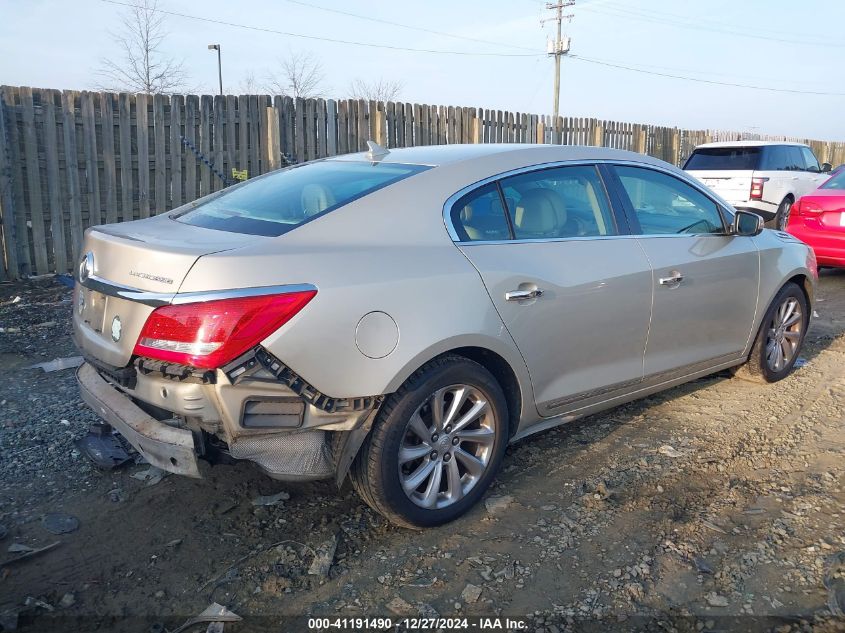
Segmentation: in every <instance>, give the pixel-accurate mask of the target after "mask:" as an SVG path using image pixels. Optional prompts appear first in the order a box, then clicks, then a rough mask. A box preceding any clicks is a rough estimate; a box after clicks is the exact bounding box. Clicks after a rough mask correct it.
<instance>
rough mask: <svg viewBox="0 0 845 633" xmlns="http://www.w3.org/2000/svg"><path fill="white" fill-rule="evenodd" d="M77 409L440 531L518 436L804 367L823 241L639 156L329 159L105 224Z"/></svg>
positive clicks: (194, 461) (172, 456)
mask: <svg viewBox="0 0 845 633" xmlns="http://www.w3.org/2000/svg"><path fill="white" fill-rule="evenodd" d="M83 252H84V253H85V256H84V258H83V259H82V261H81V262H80V264H79V270H78V283H77V285H76V290H75V303H74V317H73V318H74V336H75V339H76V342H77V345H78V347H79V348H80V350H81V351H82V353H83V355H84V357H85V359H86V362H85V364H83V365H82V366H81V367H80V369H79V372H78V380H79V385H80V388H81V392H82V397H83V399H84V400H85V402H86V403H87V404H88V405H89V406H91V407H92V408H93V409H94V411H96V412H97V413H98V414H99V415H100V416H101V417H102V418H104V420H105V421H107V422H108V423H109V424H111V425H112V426H113V427H114V428H115V429H116V430H117V431H119V433H121V434H122V435H123V436H124V437H125V438H126V440H128V441H129V442H130V443H131V444H132V445H133V446H134V447H135V448H136V449H137V450H138V451H139V452H140V453H141V454H142V455H143V456H144V457H145V458H146V459H147V460H148V461H149V462H150V463H151V464H153V465H155V466H158V467H160V468H163V469H166V470H168V471H171V472H174V473H179V474H183V475H187V476H190V477H200V476H201V472H202V471H201V469H200V466H199V461H198V460H199V458H204V459H208V460H212V461H213V460H231V459H236V460H249V461H252V462H254V463H256V464H257V465H258V466H259V467H260V468H261V469H263V470H264V471H265V472H266V473H267V474H268V475H270V476H271V477H274V478H276V479H283V480H306V479H320V478H335V479H336V480H337V482H338V484H340V483H342V482H343V481H344V480H345V479H346V477H347V476H348V477H350V478H351V480H352V483H353V485H354V487H355V489H356V490H357V491H358V493H359V494H360V495H361V497H362V498H363V499H364V500H365V501H366V502H367V503H368V504H369V505H370V506H372V507H373V508H374V509H376V510H377V511H379V512H381V513H382V514H384V515H385V516H386V517H388V518H389V519H390V520H391V521H393V522H395V523H397V524H400V525H404V526H413V527H424V526H433V525H438V524H442V523H444V522H447V521H450V520H452V519H455V518H456V517H458V516H460V515H461V514H463V513H465V512H466V511H467V510H468V509H469V508H471V507H472V506H473V504H475V503H476V502H477V501H478V500H479V498H480V497H481V496H482V495H483V494H484V491H485V489H486V488H487V487H488V485H489V484H490V482H491V480H492V479H493V478H494V477H495V476H496V472H497V471H498V469H499V467H500V465H501V463H502V458H503V455H504V452H505V447H506V446H507V444H508V443H509V442H513V441H515V440H518V439H520V438H523V437H526V436H527V435H530V434H532V433H534V432H536V431H541V430H544V429H548V428H550V427H553V426H556V425H558V424H562V423H565V422H568V421H571V420H574V419H576V418H579V417H582V416H585V415H588V414H591V413H595V412H597V411H601V410H603V409H607V408H610V407H613V406H616V405H618V404H621V403H624V402H628V401H630V400H633V399H636V398H641V397H643V396H646V395H649V394H652V393H654V392H656V391H659V390H662V389H667V388H669V387H672V386H674V385H678V384H680V383H683V382H686V381H689V380H693V379H695V378H698V377H700V376H704V375H706V374H710V373H712V372H716V371H720V370H725V369H731V370H732V371H734V372H735V373H739V374H740V375H744V376H745V377H748V378H754V379H757V380H759V381H764V382H774V381H777V380H780V379H782V378H784V377H785V376H787V374H789V372H790V371H791V369H792V366H793V363H794V362H795V359H796V357H797V355H798V353H799V350H800V349H801V344H802V342H803V339H804V335H805V333H806V330H807V326H808V323H809V317H810V314H811V311H812V301H813V290H814V287H815V282H816V263H815V260H814V256H813V252H812V250H811V249H809V248H808V247H807V246H806V245H804V244H803V243H801V242H799V241H797V240H795V239H794V238H792V237H791V236H789V235H788V234H786V233H781V232H777V231H770V230H763V228H762V222H761V220H760V218H759V217H757V216H756V215H753V214H751V213H747V212H741V211H735V210H733V209H732V208H731V207H730V206H729V205H728V204H727V203H726V202H724V201H723V200H722V199H720V198H719V197H717V196H715V195H714V194H713V193H712V192H711V191H709V190H708V189H706V188H705V187H704V186H702V185H701V184H700V183H699V182H698V181H696V180H694V179H692V178H690V177H689V176H687V175H685V174H684V173H683V172H682V171H681V170H679V169H676V168H675V167H672V166H671V165H668V164H666V163H664V162H661V161H659V160H655V159H652V158H649V157H646V156H641V155H639V154H632V153H629V152H623V151H616V150H610V149H602V148H589V147H561V146H553V145H538V146H531V145H506V144H500V145H451V146H440V147H418V148H411V149H397V150H390V151H389V152H388V151H386V150H384V149H382V148H380V147H378V146H376V145H374V144H373V145H372V146H371V150H370V151H369V152H366V153H360V154H351V155H346V156H339V157H335V158H330V159H325V160H318V161H314V162H310V163H306V164H303V165H300V166H296V167H292V168H289V169H284V170H281V171H276V172H273V173H270V174H267V175H265V176H262V177H260V178H255V179H254V180H250V181H248V182H246V183H243V184H240V185H238V186H235V187H232V188H229V189H226V190H224V191H221V192H219V193H216V194H213V195H211V196H208V197H206V198H203V199H201V200H197V201H195V202H192V203H190V204H187V205H185V206H183V207H181V208H179V209H176V210H174V211H172V212H170V213H167V214H164V215H161V216H158V217H154V218H149V219H145V220H139V221H135V222H127V223H123V224H115V225H108V226H99V227H94V228H91V229H89V230H88V231H86V234H85V242H84V248H83Z"/></svg>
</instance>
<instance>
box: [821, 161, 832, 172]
mask: <svg viewBox="0 0 845 633" xmlns="http://www.w3.org/2000/svg"><path fill="white" fill-rule="evenodd" d="M831 169H833V165H831V164H830V163H822V173H823V174H829V173H830V170H831Z"/></svg>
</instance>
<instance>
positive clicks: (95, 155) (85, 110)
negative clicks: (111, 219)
mask: <svg viewBox="0 0 845 633" xmlns="http://www.w3.org/2000/svg"><path fill="white" fill-rule="evenodd" d="M79 104H80V112H81V113H82V139H83V150H84V152H85V191H86V194H87V196H88V226H95V225H97V224H100V223H101V222H102V209H101V208H100V169H99V152H98V150H97V118H96V113H95V109H94V95H93V94H92V93H90V92H83V93H82V95H81V96H80V97H79Z"/></svg>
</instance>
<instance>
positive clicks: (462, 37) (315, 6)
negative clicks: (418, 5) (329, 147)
mask: <svg viewBox="0 0 845 633" xmlns="http://www.w3.org/2000/svg"><path fill="white" fill-rule="evenodd" d="M285 1H286V2H290V3H291V4H298V5H300V6H303V7H308V8H310V9H318V10H320V11H327V12H329V13H336V14H338V15H346V16H349V17H351V18H358V19H359V20H367V21H369V22H376V23H378V24H387V25H389V26H398V27H400V28H403V29H410V30H412V31H420V32H421V33H431V34H433V35H442V36H443V37H451V38H454V39H458V40H466V41H468V42H478V43H480V44H492V45H493V46H504V47H506V48H514V49H519V50H523V51H533V50H535V49H533V48H528V47H526V46H517V45H515V44H506V43H504V42H494V41H491V40H482V39H479V38H476V37H468V36H465V35H456V34H455V33H446V32H445V31H435V30H434V29H427V28H424V27H421V26H411V25H410V24H402V23H401V22H392V21H390V20H383V19H381V18H374V17H372V16H368V15H360V14H358V13H352V12H350V11H341V10H340V9H332V8H329V7H323V6H320V5H318V4H311V3H310V2H301V0H285Z"/></svg>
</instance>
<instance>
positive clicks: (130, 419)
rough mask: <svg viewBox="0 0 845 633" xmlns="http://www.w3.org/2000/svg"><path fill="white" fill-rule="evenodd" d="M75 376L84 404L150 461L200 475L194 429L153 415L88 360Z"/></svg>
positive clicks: (177, 471) (175, 471) (189, 475)
mask: <svg viewBox="0 0 845 633" xmlns="http://www.w3.org/2000/svg"><path fill="white" fill-rule="evenodd" d="M76 379H77V382H78V383H79V391H80V394H81V396H82V400H83V401H84V402H85V404H87V405H88V406H89V407H91V408H92V409H93V410H94V411H95V412H96V413H97V414H98V415H99V416H100V417H102V418H103V419H104V420H105V421H106V422H108V423H109V424H111V425H112V426H113V427H114V428H116V429H117V430H118V432H119V433H120V434H121V435H122V436H123V437H125V438H126V439H127V440H128V441H129V443H130V444H132V446H134V447H135V449H136V450H137V451H138V452H139V453H141V455H143V456H144V457H145V458H146V460H147V461H148V462H149V463H150V464H152V465H153V466H156V467H158V468H161V469H162V470H167V471H169V472H172V473H176V474H179V475H186V476H188V477H195V478H200V477H201V475H200V472H199V465H198V462H197V454H196V449H195V445H194V438H193V435H192V434H191V431H189V430H187V429H178V428H175V427H172V426H169V425H167V424H164V423H163V422H159V421H158V420H156V419H154V418H152V417H151V416H149V415H148V414H147V413H145V412H144V411H143V410H142V409H141V408H140V407H138V406H137V405H135V404H134V403H133V402H132V401H131V400H130V399H129V398H128V397H127V396H125V395H123V394H122V393H121V392H120V391H118V390H117V389H115V388H114V387H112V386H111V385H110V384H109V383H108V382H106V381H105V380H104V379H103V378H102V377H101V376H100V374H99V373H98V372H97V370H96V369H95V368H94V367H93V366H92V365H90V364H89V363H84V364H82V365H81V366H80V367H79V369H78V370H77V372H76Z"/></svg>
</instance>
